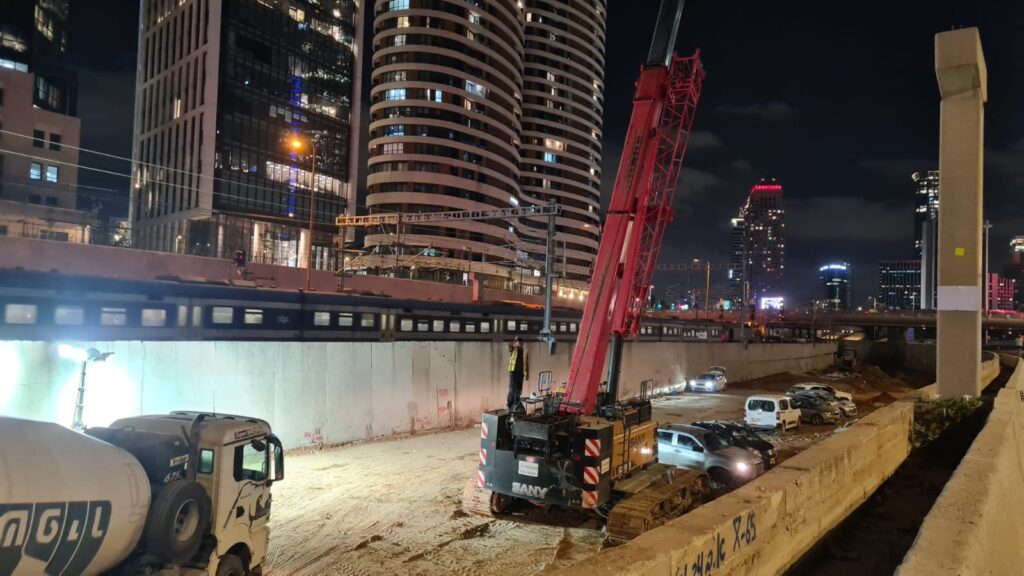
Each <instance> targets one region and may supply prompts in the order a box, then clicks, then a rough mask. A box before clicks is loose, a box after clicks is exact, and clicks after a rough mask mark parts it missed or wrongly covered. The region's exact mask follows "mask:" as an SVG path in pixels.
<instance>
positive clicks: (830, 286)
mask: <svg viewBox="0 0 1024 576" xmlns="http://www.w3.org/2000/svg"><path fill="white" fill-rule="evenodd" d="M852 274H853V270H852V269H851V267H850V265H849V264H848V263H846V262H839V263H833V264H826V265H824V266H822V267H821V268H819V269H818V281H819V282H820V283H821V294H822V302H823V305H824V307H825V308H826V309H828V310H848V309H849V308H850V305H851V304H852V303H853V287H852V286H853V285H852V283H851V276H852Z"/></svg>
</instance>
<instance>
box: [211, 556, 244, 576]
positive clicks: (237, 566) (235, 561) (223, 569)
mask: <svg viewBox="0 0 1024 576" xmlns="http://www.w3.org/2000/svg"><path fill="white" fill-rule="evenodd" d="M217 576H245V564H243V563H242V559H241V558H239V557H238V556H235V555H234V554H225V555H224V556H223V557H222V558H221V559H220V564H217Z"/></svg>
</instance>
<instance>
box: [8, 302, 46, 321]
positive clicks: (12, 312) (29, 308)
mask: <svg viewBox="0 0 1024 576" xmlns="http://www.w3.org/2000/svg"><path fill="white" fill-rule="evenodd" d="M37 311H38V308H37V307H36V305H35V304H8V305H7V306H5V307H4V322H6V323H8V324H35V323H36V312H37Z"/></svg>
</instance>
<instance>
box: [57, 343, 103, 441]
mask: <svg viewBox="0 0 1024 576" xmlns="http://www.w3.org/2000/svg"><path fill="white" fill-rule="evenodd" d="M57 353H58V354H60V357H61V358H67V359H68V360H74V361H75V362H81V363H82V374H81V376H80V377H79V379H78V395H77V397H76V398H75V415H74V418H73V419H72V421H71V429H72V430H77V431H79V432H82V431H83V430H85V424H84V423H83V422H82V410H83V408H84V406H85V369H86V367H88V366H89V362H103V361H105V360H106V359H107V358H110V357H111V356H113V355H114V353H113V352H100V351H99V350H97V349H95V348H89V349H88V350H82V349H81V348H75V347H74V346H69V345H67V344H61V345H60V346H58V347H57Z"/></svg>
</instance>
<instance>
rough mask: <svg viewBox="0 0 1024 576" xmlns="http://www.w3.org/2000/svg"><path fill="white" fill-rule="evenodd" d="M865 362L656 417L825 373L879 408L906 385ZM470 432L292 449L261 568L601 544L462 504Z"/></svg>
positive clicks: (405, 570)
mask: <svg viewBox="0 0 1024 576" xmlns="http://www.w3.org/2000/svg"><path fill="white" fill-rule="evenodd" d="M875 370H877V369H872V368H868V369H865V370H864V371H863V373H862V374H861V375H860V376H855V377H852V378H849V377H846V378H840V377H838V376H833V375H830V374H814V373H812V374H800V375H794V374H778V375H774V376H769V377H766V378H761V379H758V380H755V381H750V382H741V383H732V384H730V386H729V388H728V390H726V391H725V392H724V393H721V394H689V393H686V394H679V395H675V396H669V397H663V398H657V399H655V400H654V401H653V406H654V417H655V419H656V420H658V421H659V422H662V423H673V424H675V423H680V424H682V423H690V422H693V421H695V420H710V419H721V420H739V419H742V414H743V402H744V399H745V398H746V397H747V396H749V395H751V394H755V393H765V392H780V391H784V390H785V389H786V388H788V387H789V386H791V385H792V384H794V383H796V382H808V381H828V382H830V383H831V384H833V385H835V386H836V387H837V388H840V389H843V390H847V391H849V392H851V393H853V394H854V398H855V400H856V401H857V403H858V407H859V412H860V414H861V415H863V414H866V413H868V412H869V411H870V410H873V409H874V408H875V406H873V404H875V403H877V404H879V405H883V402H875V401H874V400H876V399H877V400H882V401H885V402H884V403H888V401H891V400H892V399H893V398H895V397H899V396H902V395H903V394H906V393H907V392H909V391H910V390H911V389H912V387H914V385H915V384H916V382H915V383H912V384H911V385H909V386H908V384H906V383H904V382H902V381H899V380H894V379H892V378H889V377H888V376H886V375H885V374H884V373H881V371H878V373H877V374H876V373H875V372H874V371H875ZM883 393H884V394H883ZM879 394H883V395H882V397H880V398H879ZM844 423H848V421H847V420H846V419H844V421H843V422H841V424H840V425H842V424H844ZM835 427H836V426H810V425H803V426H801V427H800V429H799V431H797V432H794V431H790V432H788V433H786V434H785V435H783V436H772V437H769V440H771V441H772V442H773V443H775V444H776V445H778V446H779V448H780V457H781V458H782V459H785V458H786V457H788V456H790V455H792V454H794V453H796V452H798V451H800V450H802V449H804V448H806V447H808V446H810V445H812V444H813V443H814V442H816V441H818V440H820V439H822V438H824V437H826V436H827V435H828V434H829V433H830V432H831V431H832V430H833V429H834V428H835ZM479 438H480V431H479V429H478V428H471V429H465V430H457V431H450V432H441V433H436V434H426V435H419V436H414V437H409V438H402V439H397V440H390V441H381V442H371V443H366V444H360V445H355V446H349V447H343V448H337V449H331V450H327V451H324V452H320V453H313V454H301V455H292V456H290V457H289V458H288V462H287V468H286V470H287V476H286V479H285V480H284V481H282V482H280V483H278V484H276V485H275V486H274V507H273V514H272V519H271V530H272V532H271V539H270V551H269V554H268V561H267V566H266V570H265V572H266V573H267V574H269V575H271V576H285V575H291V574H296V575H303V574H305V575H312V574H339V575H364V574H367V575H368V574H382V573H383V574H410V575H420V574H422V575H434V574H437V575H442V574H443V575H452V574H455V575H462V574H465V575H470V574H488V573H498V572H500V573H501V574H502V575H503V576H517V575H532V574H543V573H545V572H546V571H548V570H553V569H557V568H560V567H564V566H567V565H571V564H574V563H576V562H578V561H579V560H581V559H584V558H586V557H589V556H591V555H592V554H594V553H596V552H597V551H598V550H600V548H601V546H602V541H603V539H604V535H603V533H602V532H601V530H600V529H599V528H600V527H599V524H598V523H597V522H596V520H594V519H593V518H591V517H589V516H587V515H583V514H576V513H560V514H558V515H556V516H555V517H547V518H544V517H541V516H540V515H539V513H538V512H536V511H529V510H528V511H521V512H519V513H516V514H513V515H512V516H511V517H510V518H502V519H487V518H481V517H476V516H470V515H467V514H465V513H464V512H462V510H461V505H460V503H461V499H462V491H463V488H464V487H465V485H466V483H467V481H469V479H470V478H473V477H474V475H475V472H476V467H477V463H478V457H479V456H478V449H479Z"/></svg>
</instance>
